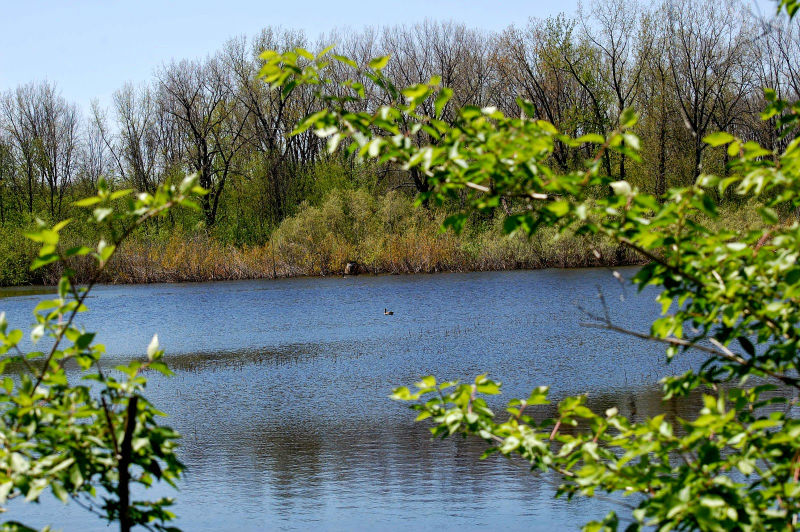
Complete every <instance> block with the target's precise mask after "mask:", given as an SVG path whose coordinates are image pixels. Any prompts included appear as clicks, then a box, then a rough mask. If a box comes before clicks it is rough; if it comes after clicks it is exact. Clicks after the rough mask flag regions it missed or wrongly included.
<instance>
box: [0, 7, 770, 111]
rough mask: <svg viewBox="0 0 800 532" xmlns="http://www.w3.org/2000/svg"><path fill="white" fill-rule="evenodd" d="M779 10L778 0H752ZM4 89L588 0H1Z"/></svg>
mask: <svg viewBox="0 0 800 532" xmlns="http://www.w3.org/2000/svg"><path fill="white" fill-rule="evenodd" d="M749 1H750V3H753V4H756V3H757V4H759V5H761V6H763V7H765V8H766V9H768V10H770V12H771V10H772V9H774V8H773V7H772V4H771V3H770V2H769V0H749ZM0 3H2V4H3V6H2V11H1V12H2V17H0V50H2V51H0V91H5V90H7V89H10V88H13V87H15V86H17V85H18V84H21V83H26V82H29V81H33V80H41V79H48V80H50V81H54V82H56V84H57V85H58V87H59V88H60V89H61V92H62V94H63V95H64V96H65V97H67V98H68V99H70V100H72V101H75V102H77V103H78V104H79V105H81V106H82V107H83V108H84V109H86V108H87V107H88V103H89V101H90V100H91V99H92V98H95V97H97V98H99V99H100V101H101V103H104V104H105V103H108V102H109V101H110V98H111V94H112V93H113V92H114V91H115V90H116V89H117V88H119V87H120V86H121V85H122V84H123V83H124V82H125V81H133V82H142V81H146V80H149V79H150V77H151V75H152V73H153V70H154V69H155V68H156V67H158V66H159V65H161V64H162V63H163V62H165V61H169V60H170V59H172V58H176V59H181V58H194V57H203V56H205V55H207V54H209V53H213V52H214V51H216V50H217V49H219V48H220V46H221V45H222V44H223V43H224V42H225V41H226V40H227V39H228V38H230V37H232V36H234V35H239V34H247V35H253V34H255V33H256V32H257V31H258V30H259V29H261V28H262V27H264V26H268V25H281V26H284V27H290V28H302V29H303V30H305V31H306V33H307V34H308V35H309V36H310V37H312V39H313V38H316V37H317V36H318V35H319V34H320V33H322V32H326V31H329V30H331V29H333V28H335V27H342V26H351V27H362V26H365V25H375V26H381V25H386V24H397V23H400V24H402V23H413V22H417V21H421V20H423V19H425V18H431V19H437V20H454V21H457V22H464V23H466V24H468V25H470V26H474V27H481V28H486V29H489V30H496V29H501V28H503V27H505V26H507V25H509V24H511V23H524V22H525V21H526V20H527V19H528V17H531V16H536V17H546V16H548V15H551V14H556V13H559V12H561V11H565V12H567V13H572V12H574V11H575V9H576V7H577V4H578V0H558V1H552V0H542V1H530V0H528V1H526V0H495V1H491V0H460V1H458V0H392V1H385V0H384V1H381V0H377V1H376V0H372V1H369V2H365V1H363V0H362V1H352V0H305V1H298V0H294V1H285V0H284V1H282V2H277V1H274V0H261V1H257V0H224V1H222V2H220V1H216V2H215V1H210V0H191V1H189V0H180V1H168V0H160V1H159V0H140V1H114V0H103V1H101V0H71V1H67V0H47V1H45V0H1V1H0Z"/></svg>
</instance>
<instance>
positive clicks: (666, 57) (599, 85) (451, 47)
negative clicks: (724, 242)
mask: <svg viewBox="0 0 800 532" xmlns="http://www.w3.org/2000/svg"><path fill="white" fill-rule="evenodd" d="M798 30H799V28H798V25H797V21H794V22H792V21H790V20H789V19H788V17H786V18H780V17H778V18H776V17H773V16H772V13H769V14H766V16H760V15H759V14H755V13H753V12H752V11H751V10H750V9H749V7H748V6H747V5H746V4H745V3H744V2H742V1H740V0H664V1H662V2H661V3H657V4H652V5H651V4H645V3H639V2H636V1H635V0H597V1H595V2H593V3H591V4H590V5H588V6H586V7H585V8H580V9H579V10H578V12H577V13H575V14H573V15H571V16H570V15H565V14H560V15H557V16H552V17H549V18H546V19H530V20H528V21H527V23H524V24H520V25H512V26H509V27H508V28H506V29H504V30H502V31H499V32H488V31H483V30H479V29H473V28H469V27H467V26H465V25H462V24H458V23H454V22H435V21H425V22H421V23H419V24H415V25H413V26H389V27H383V28H365V29H362V30H337V31H333V32H331V33H328V34H325V35H321V36H320V37H319V38H318V40H317V42H311V40H310V39H309V38H308V37H307V36H306V35H305V34H304V33H303V32H301V31H295V30H286V29H281V28H266V29H264V30H263V31H261V32H260V33H259V34H258V35H256V36H255V37H244V36H241V37H236V38H232V39H230V40H229V41H228V42H227V43H226V44H225V45H224V46H223V47H222V49H221V50H219V51H217V52H216V53H214V54H212V55H210V56H208V57H206V58H205V59H201V60H172V61H170V62H168V63H165V64H163V65H162V66H161V67H159V68H158V69H157V70H156V71H155V73H154V75H153V77H152V79H150V80H149V81H147V82H144V83H142V84H138V85H135V84H131V83H128V84H125V85H124V86H122V87H121V88H120V89H119V90H118V91H116V92H115V93H114V96H113V100H112V102H111V104H110V107H109V108H103V107H101V106H100V105H99V104H98V103H96V102H95V103H93V104H92V106H91V108H90V109H88V110H84V111H82V110H81V109H79V108H78V106H77V105H76V104H75V103H73V102H69V101H67V100H66V99H65V98H64V97H63V96H61V95H60V94H59V91H58V89H57V87H56V85H55V84H54V83H51V82H36V83H29V84H25V85H21V86H19V87H16V88H15V89H11V90H8V91H6V92H5V93H3V94H2V96H1V97H0V224H2V225H6V224H19V223H25V221H26V220H30V219H31V218H32V217H34V216H44V217H47V218H49V219H51V220H55V219H60V218H62V217H64V216H65V215H67V214H68V211H69V208H70V207H69V204H70V201H69V200H70V198H74V197H77V196H80V195H85V194H87V193H88V192H89V191H90V190H94V188H95V187H96V185H97V182H98V180H99V179H100V178H101V176H102V177H105V178H106V179H108V180H109V181H110V182H112V183H114V184H115V186H119V187H132V188H135V189H137V190H141V191H145V192H153V191H155V190H156V188H157V187H158V186H159V185H160V184H163V183H164V182H166V181H168V180H170V179H176V178H178V177H179V176H183V175H185V174H186V173H196V174H197V176H198V182H199V184H200V185H201V186H202V187H204V188H205V189H207V190H208V191H209V194H207V195H206V196H203V198H202V205H201V209H202V216H201V218H202V222H204V224H205V225H206V227H209V228H214V227H216V228H219V227H221V226H224V227H226V228H227V229H226V234H232V235H234V238H235V239H238V240H242V239H248V238H253V235H256V236H255V238H262V239H263V238H264V237H265V236H266V235H268V234H269V231H271V230H272V229H273V228H274V227H276V226H277V225H278V224H279V223H280V222H281V221H282V220H283V219H284V218H286V217H287V216H288V215H291V214H292V213H293V212H294V211H295V210H296V209H297V206H298V205H299V204H300V203H301V202H302V201H303V200H307V199H309V198H312V197H313V196H314V194H315V192H319V191H318V188H319V187H320V186H321V185H320V182H321V181H323V180H322V179H321V177H322V174H325V173H336V174H337V175H338V176H339V181H337V183H341V182H345V183H347V182H348V181H352V182H358V183H363V182H365V181H364V180H365V179H366V180H367V182H369V183H371V184H372V186H373V187H374V189H375V190H376V191H387V190H389V189H396V188H407V189H408V190H409V191H416V192H426V191H427V190H428V189H429V185H428V183H427V181H426V178H425V176H424V175H422V174H421V173H419V172H418V171H417V170H415V169H412V170H410V171H403V170H402V169H400V168H397V167H392V166H390V165H377V166H370V167H368V168H365V167H364V166H363V165H358V164H356V163H355V161H354V160H352V157H348V156H342V155H329V154H328V153H327V151H326V150H325V145H324V143H323V142H321V141H320V139H318V138H317V137H316V136H315V135H314V134H313V133H312V132H305V133H303V134H300V135H296V136H289V133H290V132H291V131H292V130H293V128H294V126H295V124H296V123H297V120H298V119H300V118H302V117H304V116H306V115H308V114H309V113H310V112H313V111H314V110H315V106H318V105H319V104H318V102H317V101H316V100H315V98H314V90H315V89H314V87H311V86H295V87H291V86H288V87H284V90H282V91H280V92H275V91H271V90H270V89H269V87H268V85H267V84H265V83H263V82H262V81H261V80H259V79H258V73H259V70H260V68H261V65H262V61H261V59H260V58H259V55H260V53H261V52H262V51H263V50H266V49H277V50H281V49H284V50H286V49H295V48H297V47H300V48H305V49H309V50H313V49H316V48H322V47H324V46H325V45H327V44H330V43H336V47H335V53H337V54H341V55H344V56H347V57H349V58H352V59H353V60H354V61H355V62H357V63H359V64H365V63H366V62H368V61H369V60H370V59H372V58H374V57H379V56H383V55H391V57H392V59H391V61H389V63H388V64H387V66H386V68H385V69H384V71H383V72H384V74H385V75H386V76H387V78H388V79H390V80H391V81H392V83H393V84H394V85H396V86H397V87H406V86H410V85H413V84H416V83H420V82H425V81H427V80H429V79H430V78H431V77H432V76H441V83H442V85H444V86H447V87H450V88H452V89H453V98H452V100H451V101H450V102H449V103H448V104H447V105H446V106H445V108H444V109H443V112H442V116H443V118H444V120H446V121H447V120H448V119H451V118H452V117H453V110H454V109H458V108H461V107H464V106H466V105H475V106H479V107H485V106H494V107H497V108H498V109H500V110H501V111H503V112H504V113H505V114H506V115H510V116H514V115H519V114H520V113H521V112H523V111H524V112H525V113H527V114H532V115H534V117H535V118H539V119H543V120H547V121H549V122H551V123H552V124H553V125H555V126H556V128H558V129H559V131H562V132H564V133H565V134H568V135H570V136H573V137H577V136H580V135H583V134H587V133H599V134H605V133H607V132H609V131H611V130H613V129H614V128H616V127H617V126H618V125H619V124H618V120H619V116H620V114H621V112H622V110H624V109H626V108H628V107H634V108H635V109H636V110H637V111H638V112H639V113H640V116H641V119H640V121H639V125H638V126H637V129H636V133H637V134H638V135H639V137H640V138H641V139H642V150H641V155H642V161H641V162H633V161H630V160H628V158H627V157H626V156H625V154H624V153H616V154H612V153H610V152H606V153H605V154H603V156H602V165H603V169H604V171H605V172H606V173H607V174H608V175H611V176H615V177H617V178H619V179H627V180H629V181H631V182H634V183H636V184H637V185H639V186H640V187H642V188H643V189H645V190H648V191H651V192H653V193H655V194H657V195H661V194H663V193H664V191H665V190H666V189H667V188H668V187H670V186H676V185H686V184H692V183H694V181H695V180H696V179H697V177H698V176H699V175H700V174H701V173H702V172H704V171H716V172H718V173H723V174H724V172H725V168H726V164H727V162H728V159H727V158H728V155H727V152H725V151H724V150H713V149H710V148H708V146H707V145H706V144H704V143H703V142H702V139H703V137H705V136H706V135H707V134H709V133H711V132H713V131H717V130H725V131H729V132H731V133H733V134H735V135H737V136H739V137H741V138H743V139H747V140H754V141H757V142H759V143H760V144H761V145H763V146H764V147H766V148H768V149H778V150H780V149H783V148H785V146H786V145H787V143H788V142H789V140H790V139H789V138H781V137H780V136H779V135H778V134H777V132H776V128H775V127H774V126H775V120H778V118H777V117H776V118H773V119H772V120H770V121H766V122H764V121H762V120H761V118H760V111H761V110H762V109H763V108H764V106H765V99H764V98H765V97H764V93H763V91H762V90H761V89H762V88H764V87H768V88H771V89H774V90H775V92H776V93H777V96H778V97H779V98H782V99H785V100H789V101H795V100H797V99H799V98H800V76H798V72H799V71H800V31H798ZM334 63H335V64H332V65H331V66H330V67H329V68H328V69H327V70H326V76H327V77H328V78H329V79H330V80H331V82H332V83H331V85H330V86H331V87H332V88H333V87H340V84H339V82H341V81H344V80H346V79H350V78H352V77H353V72H352V71H351V70H350V69H346V68H343V67H342V64H341V63H338V62H334ZM356 77H357V76H356ZM352 81H353V83H351V85H350V86H351V87H358V86H359V83H360V81H359V80H358V79H353V80H352ZM361 86H363V87H369V88H368V89H366V90H365V93H364V97H363V98H359V99H356V100H354V101H353V103H352V104H353V105H355V106H362V107H363V108H365V109H374V108H377V107H379V106H380V105H385V104H391V103H392V102H393V101H394V100H396V99H397V95H396V94H393V93H392V91H391V90H383V91H380V90H376V89H375V88H374V84H368V83H361ZM520 100H526V101H528V102H529V103H528V104H526V105H525V109H524V110H523V109H520V106H519V103H518V102H519V101H520ZM426 105H431V106H432V105H433V103H432V102H431V103H430V104H426ZM422 111H423V112H426V113H428V114H429V115H433V114H434V109H432V108H431V109H422ZM415 140H416V142H418V143H419V144H420V145H422V144H424V143H426V142H427V141H428V140H429V139H427V138H425V137H424V134H423V133H419V134H417V135H416V138H415ZM585 149H586V148H585V147H584V148H582V147H576V146H570V145H568V144H567V143H560V142H559V143H557V145H556V147H555V149H554V151H553V154H552V157H551V161H550V163H551V164H552V166H553V167H554V168H556V169H558V170H559V171H567V170H570V169H574V168H578V167H580V166H581V165H582V164H584V163H583V161H584V160H585V159H586V157H587V155H588V153H586V152H585ZM365 173H368V174H369V177H368V178H365V177H364V174H365Z"/></svg>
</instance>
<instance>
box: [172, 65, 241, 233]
mask: <svg viewBox="0 0 800 532" xmlns="http://www.w3.org/2000/svg"><path fill="white" fill-rule="evenodd" d="M157 77H158V82H159V100H160V101H159V103H160V105H161V109H163V111H164V112H166V113H167V114H169V115H170V116H171V117H173V118H174V120H175V122H176V124H177V126H178V128H179V130H180V133H181V137H182V138H183V139H184V142H185V156H186V162H187V166H188V167H189V168H190V169H191V170H192V171H194V172H197V174H198V182H199V183H200V186H202V187H203V188H205V189H206V190H208V194H207V195H205V196H203V197H202V200H201V206H202V208H203V213H204V215H205V221H206V224H207V225H208V226H212V225H214V223H215V222H216V218H217V211H218V208H219V201H220V197H221V196H222V193H223V191H224V189H225V184H226V182H227V179H228V176H229V174H230V169H231V164H230V163H231V160H232V158H233V156H234V155H235V153H236V152H237V151H238V150H239V149H241V146H242V142H241V134H242V127H233V128H231V127H229V126H228V121H230V120H231V119H232V116H233V115H234V113H235V111H236V100H235V99H234V97H233V94H232V92H231V80H230V76H229V72H228V70H227V69H226V67H225V64H224V63H223V62H222V61H221V60H220V59H219V58H209V59H206V60H205V61H180V62H172V63H170V64H169V65H167V66H165V67H164V68H162V69H161V70H160V71H159V73H158V76H157ZM231 135H232V136H231Z"/></svg>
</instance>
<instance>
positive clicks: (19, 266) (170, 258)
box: [0, 189, 638, 285]
mask: <svg viewBox="0 0 800 532" xmlns="http://www.w3.org/2000/svg"><path fill="white" fill-rule="evenodd" d="M444 217H445V213H444V212H440V211H435V210H434V211H431V210H425V209H418V208H415V207H414V205H413V201H412V200H411V199H410V198H408V197H407V196H405V195H403V194H400V193H397V192H390V193H388V194H386V195H382V196H374V195H372V194H370V193H368V192H367V191H364V190H361V189H358V190H336V191H333V192H331V193H329V194H328V195H327V196H326V197H325V198H324V199H322V200H321V201H320V203H319V204H318V205H310V204H303V205H301V206H300V208H299V209H298V212H297V214H296V215H294V216H292V217H290V218H287V219H286V220H284V221H283V223H281V224H280V226H279V227H278V228H277V229H276V230H275V231H273V232H272V235H271V237H270V238H269V240H268V241H267V242H266V243H264V244H260V245H239V246H236V245H233V244H230V243H225V242H224V241H223V240H222V239H220V238H219V237H217V236H214V235H213V234H209V233H207V232H204V231H189V230H175V229H170V230H169V231H162V232H160V233H155V234H153V233H142V234H138V235H136V236H135V237H134V238H132V239H131V240H130V241H128V242H127V243H126V244H125V245H124V247H122V248H121V249H120V250H119V251H118V254H117V256H116V257H115V259H114V260H113V262H112V264H111V265H110V267H109V268H108V270H107V273H106V274H105V277H104V279H103V281H104V282H109V283H154V282H180V281H211V280H230V279H254V278H273V277H295V276H320V275H322V276H325V275H341V274H343V273H344V269H345V266H346V265H347V263H348V262H356V263H357V264H358V265H359V267H360V270H361V272H365V273H432V272H445V271H490V270H512V269H535V268H546V267H583V266H598V265H622V264H632V263H635V262H637V260H638V258H637V257H636V256H635V255H634V254H633V253H632V252H630V251H629V250H627V249H624V248H621V247H619V246H616V245H614V244H613V243H611V242H608V241H605V240H601V239H598V238H589V237H578V236H575V235H570V234H558V233H556V232H554V231H542V232H539V233H537V234H536V236H535V237H533V238H531V239H529V238H527V237H523V236H506V235H503V234H502V230H501V220H500V219H499V217H498V218H494V219H487V220H472V221H470V223H469V224H468V226H467V227H466V228H465V230H464V231H463V232H462V233H461V234H458V235H456V234H454V233H452V232H447V233H441V232H440V230H439V228H440V227H441V223H442V221H443V219H444ZM2 236H3V237H4V238H3V244H2V246H3V248H2V253H1V254H0V284H3V285H20V284H51V283H55V282H57V280H58V276H59V274H60V272H58V271H56V270H54V269H51V270H47V269H44V270H42V271H37V272H30V271H28V268H27V265H28V264H29V263H30V260H31V259H32V258H33V256H34V253H35V246H34V245H33V244H31V243H27V242H26V241H25V239H24V238H23V237H22V231H21V230H16V231H13V232H9V231H7V232H6V233H4V234H3V235H2ZM72 238H74V239H75V240H76V241H77V240H80V235H78V234H75V235H73V236H72ZM74 267H75V269H76V270H77V271H78V272H79V274H80V276H81V277H83V278H86V277H88V275H89V274H90V271H89V267H90V266H89V262H88V261H87V262H83V263H76V264H75V265H74Z"/></svg>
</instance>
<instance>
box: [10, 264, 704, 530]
mask: <svg viewBox="0 0 800 532" xmlns="http://www.w3.org/2000/svg"><path fill="white" fill-rule="evenodd" d="M619 271H620V272H622V274H623V275H624V276H630V275H632V274H633V273H634V271H635V270H633V269H624V268H623V269H620V270H619ZM598 290H602V292H603V293H604V295H605V299H606V301H607V303H608V310H609V313H610V315H611V317H612V319H613V320H614V321H615V322H616V323H618V324H620V325H624V326H626V327H628V328H631V329H636V330H640V331H645V332H646V331H647V330H648V327H649V323H650V321H651V320H652V319H654V318H655V317H656V316H657V315H658V312H659V307H658V306H657V305H656V303H655V302H654V300H653V299H654V295H655V292H653V291H645V292H643V293H641V294H638V293H637V292H636V291H635V289H633V288H631V287H630V286H627V287H623V286H622V285H621V284H620V283H618V282H617V281H616V280H615V279H614V277H613V276H612V271H611V270H609V269H602V268H601V269H582V270H539V271H516V272H499V273H498V272H492V273H467V274H437V275H419V276H360V277H348V278H322V279H319V278H315V279H286V280H264V281H242V282H219V283H197V284H169V285H143V286H101V287H98V288H96V289H95V291H94V292H93V293H92V296H91V298H90V299H89V300H87V304H88V306H89V308H90V312H89V313H88V314H86V315H84V316H82V317H81V321H80V324H81V325H85V326H86V328H87V329H88V330H96V331H98V332H99V335H98V341H99V342H101V343H104V344H105V345H106V347H107V349H108V352H109V355H108V358H109V359H114V360H112V361H109V362H106V364H107V365H109V364H114V363H115V362H119V361H122V360H124V359H127V358H130V357H131V356H142V355H143V354H144V352H145V350H146V347H147V344H148V343H149V342H150V339H151V337H152V335H153V334H154V333H158V335H159V338H160V341H161V345H162V346H163V348H164V349H166V351H167V355H166V357H167V362H168V363H169V365H170V367H171V368H172V369H173V370H174V371H175V372H176V376H175V377H173V378H170V379H165V378H157V377H153V378H152V379H151V381H150V385H149V387H148V394H147V395H148V398H149V399H150V400H151V401H152V402H153V403H154V404H155V405H156V406H157V407H159V408H160V409H161V410H163V411H165V412H167V413H168V414H169V416H170V417H169V418H168V420H167V423H168V424H170V425H172V426H173V427H175V428H177V429H178V430H179V431H180V432H181V434H182V435H183V439H182V442H181V449H180V456H181V459H182V460H183V461H184V463H185V464H186V466H187V472H186V477H185V479H184V481H183V482H182V484H181V491H180V492H179V493H176V494H175V496H176V497H177V501H178V502H177V504H176V506H175V507H174V511H175V512H176V513H177V514H178V516H179V520H178V522H177V525H178V526H180V527H182V528H183V529H185V530H221V529H232V528H235V529H237V530H240V531H245V530H266V529H308V528H312V527H313V528H316V529H323V530H329V529H330V530H352V529H361V530H384V529H399V528H414V529H422V530H433V529H456V528H458V529H461V530H465V529H478V528H487V527H491V528H493V529H501V528H502V529H504V530H531V529H542V530H546V529H550V530H552V529H554V528H557V529H578V528H579V527H580V525H581V524H583V523H585V522H586V521H588V520H591V519H600V518H602V517H603V516H604V515H605V514H606V513H607V512H608V510H609V509H612V508H615V506H614V505H613V504H612V503H609V502H605V501H600V500H596V499H575V500H573V501H565V500H563V499H554V498H553V495H554V493H555V488H554V486H553V483H554V482H556V483H557V478H555V477H552V476H550V475H541V474H531V473H530V472H529V471H528V468H527V466H526V464H525V463H522V462H519V461H514V460H507V459H505V458H503V457H498V456H494V457H491V458H489V459H487V460H483V461H481V460H479V457H480V455H481V453H482V452H483V450H484V449H485V445H484V444H483V442H481V441H477V440H472V439H468V440H463V439H461V438H458V439H447V440H444V441H439V440H437V441H431V439H430V433H429V432H428V430H427V425H425V424H424V423H417V424H415V423H414V422H413V420H414V415H415V414H414V413H413V412H411V411H410V410H408V408H407V407H406V406H404V405H402V404H398V403H396V402H393V401H391V400H390V399H388V396H389V394H390V393H391V390H392V389H393V388H394V387H396V386H399V385H404V384H410V383H412V382H414V381H416V380H418V379H419V377H421V376H424V375H428V374H433V375H436V376H437V377H439V378H441V379H462V380H463V379H472V378H473V377H474V376H475V375H477V374H480V373H488V374H489V376H490V377H491V378H493V379H496V380H500V381H502V382H503V395H502V396H501V398H500V399H499V400H498V401H502V402H505V401H507V400H508V399H511V398H512V397H522V396H525V397H527V394H528V392H529V391H530V389H531V388H532V387H534V386H538V385H543V384H547V385H550V386H551V387H552V390H553V396H554V398H560V397H563V396H565V395H567V394H577V393H587V394H588V395H589V403H590V405H591V406H593V407H595V408H600V409H605V408H609V407H611V406H616V407H617V408H619V410H620V412H621V413H622V414H626V415H630V416H632V417H634V418H635V419H637V420H638V419H642V418H643V417H644V416H647V415H652V414H654V413H657V412H660V411H667V412H668V414H669V416H670V417H674V416H676V415H677V416H680V415H689V412H690V411H691V410H694V409H695V408H696V407H697V405H698V404H699V400H698V399H697V398H695V397H690V398H689V399H684V400H682V401H680V402H677V401H672V402H669V403H663V402H662V401H661V394H660V388H659V386H658V384H657V382H658V379H659V378H660V377H661V376H663V375H665V374H667V373H679V372H682V371H684V370H685V369H688V368H690V367H695V366H696V365H697V361H698V360H699V358H697V355H679V356H678V357H676V359H675V361H673V363H672V364H670V365H667V364H665V357H664V355H663V350H662V348H661V347H659V346H657V345H653V344H649V343H646V342H642V341H639V340H636V339H633V338H629V337H625V336H621V335H618V334H614V333H605V332H603V331H598V330H596V329H590V328H586V327H582V326H581V325H580V323H581V322H583V321H587V320H588V317H587V316H586V315H585V314H584V312H583V311H582V310H580V309H579V308H578V307H582V308H584V309H586V310H589V311H590V312H596V313H601V312H602V306H601V304H600V302H599V298H598ZM2 295H9V293H8V292H4V293H3V294H2ZM12 296H13V297H6V298H3V299H0V311H5V312H6V314H7V317H8V319H9V322H10V324H11V326H12V327H19V328H24V329H26V330H27V329H28V327H29V325H30V323H31V322H32V318H31V314H30V312H31V310H32V308H33V307H34V305H35V304H36V302H38V301H39V300H40V299H41V298H42V297H45V296H42V295H37V294H27V293H26V292H25V291H24V290H22V291H20V290H17V291H14V292H13V294H12ZM384 308H389V309H390V310H392V311H393V312H394V315H393V316H384V314H383V309H384ZM693 357H694V358H693ZM498 401H495V403H494V404H499V403H498ZM548 408H550V410H549V411H550V412H552V411H553V409H554V408H553V407H548ZM547 411H548V410H543V411H542V412H547ZM154 492H155V493H158V494H170V491H169V490H166V489H163V490H162V489H158V490H154ZM622 513H623V514H625V513H626V512H624V511H623V512H622ZM4 517H5V518H13V519H16V520H19V521H22V522H23V523H25V524H28V525H30V526H36V527H42V526H44V525H47V524H53V525H55V527H56V528H63V529H64V530H108V529H109V528H108V527H107V526H106V525H105V524H104V523H102V522H99V521H98V520H97V519H96V518H93V517H91V516H90V515H88V514H87V513H86V512H85V511H84V510H82V509H80V508H78V507H77V506H75V505H69V506H63V505H62V504H61V503H59V502H56V501H55V500H53V499H52V498H46V500H45V501H44V502H43V503H42V504H40V505H24V504H18V503H16V502H15V503H14V504H12V505H11V506H10V511H9V512H8V513H7V514H6V515H5V516H4Z"/></svg>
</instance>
